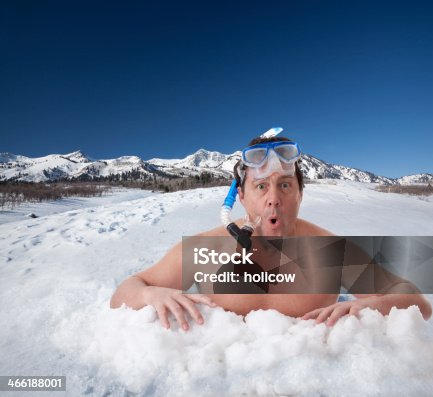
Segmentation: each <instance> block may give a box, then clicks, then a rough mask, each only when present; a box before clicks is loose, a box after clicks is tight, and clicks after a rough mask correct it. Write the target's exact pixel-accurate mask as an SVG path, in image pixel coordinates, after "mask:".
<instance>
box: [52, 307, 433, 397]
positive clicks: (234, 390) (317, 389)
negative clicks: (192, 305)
mask: <svg viewBox="0 0 433 397" xmlns="http://www.w3.org/2000/svg"><path fill="white" fill-rule="evenodd" d="M200 309H201V311H202V313H203V315H204V318H205V324H204V325H201V326H200V325H195V324H192V322H191V324H192V326H191V329H190V330H189V331H187V332H185V331H183V330H181V329H179V328H178V327H177V324H176V322H175V321H174V319H171V324H172V328H171V329H169V330H166V329H163V328H162V327H161V326H160V324H159V322H158V320H157V318H156V314H155V311H154V309H153V308H152V307H145V308H143V309H142V310H139V311H134V310H131V309H129V308H127V307H122V308H120V309H116V310H111V309H109V308H108V302H100V303H99V304H95V305H92V306H88V307H87V308H85V309H83V310H80V311H75V312H74V313H73V314H72V315H70V316H69V317H67V318H65V319H64V320H63V321H62V322H61V323H60V325H59V326H58V328H57V330H56V332H55V333H54V335H53V336H52V340H53V341H54V343H55V345H56V346H57V347H58V348H59V349H60V350H62V351H63V352H65V353H66V354H68V355H72V357H74V359H75V360H79V361H81V362H82V363H83V364H85V365H87V366H90V367H93V368H94V370H95V371H97V374H98V377H103V378H106V379H111V380H112V381H113V380H114V381H115V382H117V383H118V384H122V385H124V386H125V387H126V389H127V390H128V391H129V392H132V393H139V395H145V396H159V395H170V396H185V395H194V396H215V395H221V393H223V394H224V395H225V396H239V395H248V396H251V395H259V396H269V395H284V396H286V395H326V396H340V395H344V394H345V393H347V391H349V390H350V394H351V395H360V396H361V395H362V396H364V395H378V394H381V393H386V394H387V395H394V396H398V395H401V396H403V395H408V394H412V393H413V392H414V391H415V390H416V392H417V395H425V396H427V395H429V391H431V390H432V389H433V378H432V376H431V373H432V372H433V360H432V359H431V357H433V343H432V342H433V340H432V335H433V333H432V331H431V327H432V325H431V323H429V322H426V321H424V320H423V318H422V315H421V313H420V312H419V309H418V308H417V307H415V306H412V307H410V308H408V309H405V310H399V309H395V308H394V309H392V311H391V312H390V314H389V316H385V317H384V316H382V315H381V314H380V313H379V312H377V311H374V310H371V309H364V310H363V311H362V312H361V314H360V318H359V319H358V318H356V317H353V316H351V317H344V318H342V319H341V320H340V321H338V322H337V324H336V325H335V326H334V327H332V328H328V327H327V326H326V325H324V324H320V325H315V323H314V321H313V320H308V321H304V320H300V319H295V318H291V317H286V316H284V315H282V314H281V313H279V312H277V311H275V310H259V311H253V312H251V313H250V314H248V315H247V316H246V317H245V319H243V318H242V316H238V315H236V314H234V313H232V312H224V311H223V310H222V309H221V308H216V309H210V308H208V307H204V306H201V307H200ZM391 357H392V360H390V358H391Z"/></svg>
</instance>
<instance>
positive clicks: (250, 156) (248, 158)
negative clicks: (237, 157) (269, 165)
mask: <svg viewBox="0 0 433 397" xmlns="http://www.w3.org/2000/svg"><path fill="white" fill-rule="evenodd" d="M243 156H244V162H245V163H246V164H247V165H248V163H249V164H252V165H258V164H261V163H262V162H263V161H264V159H265V158H266V148H255V149H249V150H246V151H245V152H244V153H243Z"/></svg>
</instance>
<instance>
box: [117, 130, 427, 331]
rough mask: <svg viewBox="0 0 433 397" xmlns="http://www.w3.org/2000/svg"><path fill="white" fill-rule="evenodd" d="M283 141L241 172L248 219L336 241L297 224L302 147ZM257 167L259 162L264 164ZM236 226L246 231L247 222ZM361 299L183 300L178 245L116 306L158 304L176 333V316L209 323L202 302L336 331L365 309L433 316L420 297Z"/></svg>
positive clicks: (274, 232)
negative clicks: (171, 318)
mask: <svg viewBox="0 0 433 397" xmlns="http://www.w3.org/2000/svg"><path fill="white" fill-rule="evenodd" d="M276 142H279V143H277V144H275V143H276ZM284 142H286V143H287V142H291V141H290V140H288V139H287V138H283V137H271V138H256V139H254V140H252V141H251V142H250V144H249V146H248V148H247V149H245V150H244V151H243V157H242V160H240V161H239V162H238V164H236V166H235V176H236V181H237V186H238V188H237V190H238V194H239V198H240V202H241V203H242V205H243V206H244V208H245V210H246V213H247V214H248V216H249V219H252V220H254V219H258V217H260V219H261V222H260V223H259V224H258V226H257V227H256V228H255V230H254V234H253V236H255V235H257V236H332V235H333V234H332V233H331V232H329V231H327V230H325V229H323V228H321V227H319V226H317V225H314V224H312V223H310V222H307V221H305V220H303V219H300V218H298V212H299V207H300V205H301V202H302V197H303V187H304V184H303V176H302V172H301V170H300V168H299V164H298V160H299V157H300V151H299V148H298V146H297V144H296V143H294V142H292V143H291V144H284ZM278 145H281V146H278ZM251 148H252V149H255V148H259V149H261V150H250V149H251ZM263 148H264V150H263ZM296 150H298V153H296ZM293 151H295V152H294V153H295V154H294V155H293ZM263 153H264V154H263ZM292 155H293V156H292ZM248 156H249V157H248ZM261 156H262V157H263V158H261ZM291 156H292V157H291ZM254 162H258V163H260V164H259V166H257V165H255V164H254ZM235 223H236V224H237V225H238V226H239V227H241V224H242V220H240V219H239V220H237V221H235ZM200 236H229V233H228V232H227V230H226V228H225V227H223V226H221V227H218V228H216V229H213V230H210V231H207V232H204V233H201V234H200ZM390 292H391V293H392V291H390ZM355 296H356V297H357V298H358V299H356V300H353V301H346V302H337V299H338V294H311V295H308V294H240V295H236V294H213V295H211V296H208V295H204V294H184V293H182V243H179V244H177V245H175V246H174V247H173V248H172V249H170V250H169V251H168V253H167V254H166V255H165V256H164V257H163V258H162V259H161V260H160V261H159V262H157V263H156V264H155V265H154V266H152V267H151V268H149V269H147V270H144V271H142V272H140V273H137V274H135V275H133V276H131V277H130V278H128V279H127V280H125V281H124V282H122V283H121V284H120V285H119V287H118V289H117V290H116V292H115V293H114V295H113V296H112V298H111V304H110V305H111V307H112V308H118V307H120V306H121V305H122V304H123V303H125V304H126V305H127V306H129V307H131V308H133V309H141V308H142V307H144V306H146V305H151V306H153V307H154V308H155V309H156V311H157V314H158V317H159V319H160V322H161V324H162V325H163V326H164V327H165V328H169V327H170V323H169V320H168V314H169V313H170V312H171V313H172V314H173V315H174V317H175V319H176V321H177V322H178V323H179V325H180V326H181V327H182V328H183V329H184V330H187V329H188V328H189V324H188V321H187V319H186V316H185V314H186V312H188V313H189V314H190V316H191V318H192V319H194V320H195V322H196V323H197V324H203V322H204V319H203V317H202V315H201V313H200V311H199V310H198V308H197V306H196V304H199V303H200V304H206V305H208V306H210V307H217V306H220V307H222V308H224V309H225V310H230V311H233V312H235V313H237V314H241V315H246V314H247V313H249V312H250V311H251V310H258V309H275V310H278V311H279V312H281V313H283V314H285V315H288V316H292V317H302V318H303V319H315V320H316V322H317V323H321V322H325V321H326V324H327V325H329V326H332V325H333V324H335V322H336V321H337V320H338V319H339V318H340V317H342V316H344V315H346V314H349V315H357V314H358V313H359V311H360V310H362V309H363V308H366V307H370V308H372V309H377V310H379V311H380V312H381V313H382V314H384V315H385V314H388V313H389V311H390V310H391V308H392V307H394V306H395V307H397V308H407V307H409V306H411V305H417V306H418V307H419V309H420V311H421V313H422V315H423V316H424V318H425V319H428V318H429V317H430V316H431V313H432V309H431V305H430V303H429V302H428V301H427V300H426V299H425V298H424V297H423V296H422V295H421V294H416V293H410V294H387V295H377V294H363V295H355Z"/></svg>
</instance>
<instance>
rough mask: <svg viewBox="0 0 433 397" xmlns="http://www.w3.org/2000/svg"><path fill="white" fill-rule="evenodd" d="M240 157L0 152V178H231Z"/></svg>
mask: <svg viewBox="0 0 433 397" xmlns="http://www.w3.org/2000/svg"><path fill="white" fill-rule="evenodd" d="M240 156H241V152H240V151H237V152H234V153H232V154H229V155H226V154H222V153H219V152H215V151H213V152H212V151H208V150H205V149H199V150H198V151H196V152H195V153H193V154H190V155H189V156H186V157H185V158H183V159H159V158H152V159H150V160H143V159H141V158H140V157H137V156H122V157H119V158H116V159H107V160H95V159H92V158H90V157H88V156H86V155H85V154H84V153H82V152H81V151H79V150H77V151H75V152H72V153H69V154H65V155H61V154H51V155H48V156H44V157H38V158H30V157H26V156H21V155H15V154H12V153H0V181H1V180H3V181H8V180H19V181H29V182H44V181H55V180H59V179H94V178H99V177H110V176H117V177H119V178H132V179H142V180H144V179H151V178H153V177H154V175H156V176H159V177H167V178H173V177H185V176H195V175H200V174H201V173H202V172H209V173H211V174H212V175H214V176H218V177H223V178H227V179H231V178H232V177H233V166H234V165H235V164H236V162H237V161H238V160H239V158H240ZM302 170H303V172H304V175H305V176H306V178H308V179H325V178H326V179H342V180H351V181H359V182H367V183H371V182H374V183H381V184H399V183H400V184H412V183H430V182H433V174H417V175H410V176H403V177H401V178H398V179H395V178H387V177H384V176H378V175H375V174H373V173H371V172H368V171H362V170H358V169H355V168H350V167H345V166H343V165H334V164H330V163H327V162H326V161H323V160H320V159H318V158H316V157H313V156H311V155H308V154H305V155H303V157H302Z"/></svg>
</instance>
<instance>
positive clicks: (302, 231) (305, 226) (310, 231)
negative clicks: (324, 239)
mask: <svg viewBox="0 0 433 397" xmlns="http://www.w3.org/2000/svg"><path fill="white" fill-rule="evenodd" d="M296 235H297V236H335V234H334V233H331V232H330V231H329V230H326V229H324V228H323V227H320V226H318V225H315V224H314V223H311V222H308V221H306V220H304V219H300V218H298V220H297V221H296Z"/></svg>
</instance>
